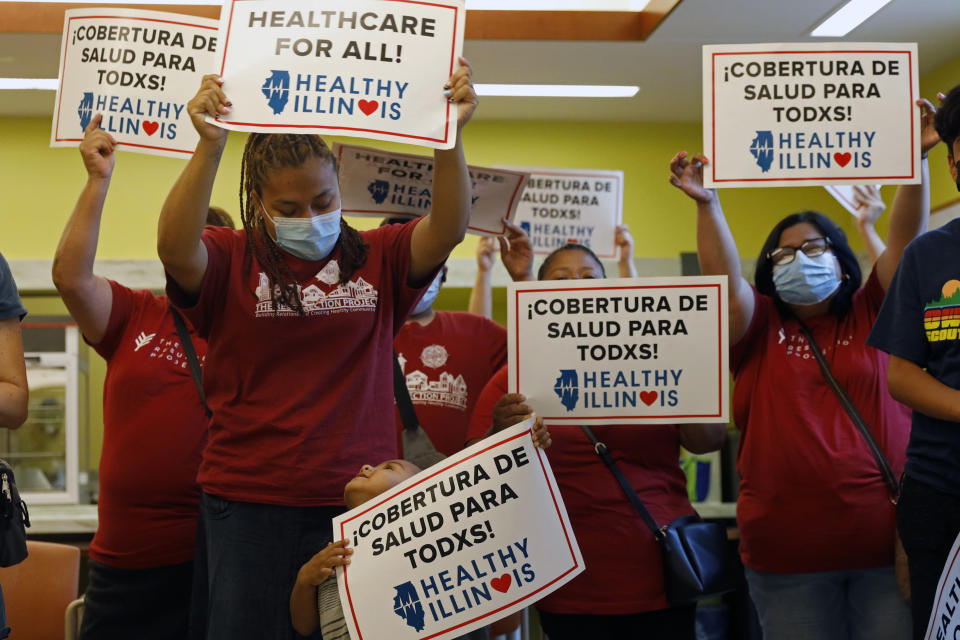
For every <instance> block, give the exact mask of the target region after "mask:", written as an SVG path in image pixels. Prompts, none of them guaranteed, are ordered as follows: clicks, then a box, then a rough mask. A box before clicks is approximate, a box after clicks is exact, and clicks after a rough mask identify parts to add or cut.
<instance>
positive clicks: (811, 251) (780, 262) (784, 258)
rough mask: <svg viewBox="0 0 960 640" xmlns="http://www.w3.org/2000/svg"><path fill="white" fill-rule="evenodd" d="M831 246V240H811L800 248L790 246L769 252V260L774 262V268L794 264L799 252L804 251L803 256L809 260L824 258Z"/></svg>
mask: <svg viewBox="0 0 960 640" xmlns="http://www.w3.org/2000/svg"><path fill="white" fill-rule="evenodd" d="M830 244H831V243H830V238H811V239H810V240H807V241H806V242H804V243H803V244H802V245H800V246H799V247H791V246H789V245H788V246H786V247H778V248H776V249H774V250H773V251H771V252H769V253H768V254H767V258H769V259H770V260H771V261H772V262H773V264H774V266H777V267H782V266H784V265H787V264H790V263H791V262H793V259H794V258H796V257H797V251H803V254H804V255H805V256H807V257H808V258H816V257H817V256H822V255H823V254H824V252H826V250H827V249H829V248H830Z"/></svg>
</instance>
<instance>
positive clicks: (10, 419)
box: [0, 382, 29, 429]
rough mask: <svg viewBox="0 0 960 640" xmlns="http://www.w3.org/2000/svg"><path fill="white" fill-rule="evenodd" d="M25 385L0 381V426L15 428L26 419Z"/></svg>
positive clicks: (26, 395) (26, 396) (26, 394)
mask: <svg viewBox="0 0 960 640" xmlns="http://www.w3.org/2000/svg"><path fill="white" fill-rule="evenodd" d="M28 397H29V395H28V392H27V387H26V385H25V384H24V385H19V384H14V383H12V382H0V428H3V429H16V428H18V427H19V426H20V425H22V424H23V423H24V422H25V421H26V420H27V399H28Z"/></svg>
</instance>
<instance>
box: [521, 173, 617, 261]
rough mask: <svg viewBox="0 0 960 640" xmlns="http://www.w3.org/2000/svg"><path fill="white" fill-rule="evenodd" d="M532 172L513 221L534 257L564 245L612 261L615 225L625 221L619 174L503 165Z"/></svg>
mask: <svg viewBox="0 0 960 640" xmlns="http://www.w3.org/2000/svg"><path fill="white" fill-rule="evenodd" d="M503 168H505V169H514V170H516V171H524V172H527V173H529V174H530V178H529V179H528V180H527V184H526V187H525V188H524V190H523V195H522V196H521V197H520V204H519V206H518V207H517V215H516V219H515V222H516V223H517V225H519V226H520V227H522V228H523V230H524V231H526V232H527V235H528V236H530V244H531V246H532V247H533V251H534V253H537V254H541V255H546V254H548V253H550V252H551V251H553V250H554V249H557V248H558V247H562V246H563V245H565V244H567V243H573V244H582V245H584V246H586V247H589V248H590V249H592V250H593V252H594V253H596V254H597V256H599V257H600V258H616V257H617V245H616V231H617V225H618V224H620V223H621V222H622V221H623V172H622V171H596V170H590V169H543V168H534V167H506V166H505V167H503Z"/></svg>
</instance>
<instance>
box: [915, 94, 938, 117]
mask: <svg viewBox="0 0 960 640" xmlns="http://www.w3.org/2000/svg"><path fill="white" fill-rule="evenodd" d="M941 96H943V94H942V93H938V94H937V97H938V98H940V102H941V103H942V102H943V98H942V97H941ZM917 106H918V107H920V112H921V116H922V117H924V118H927V117H930V116H932V115H934V114H935V113H936V112H937V108H936V107H934V106H933V103H931V102H930V101H929V100H927V99H926V98H920V99H919V100H917Z"/></svg>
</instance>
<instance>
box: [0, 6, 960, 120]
mask: <svg viewBox="0 0 960 640" xmlns="http://www.w3.org/2000/svg"><path fill="white" fill-rule="evenodd" d="M841 4H843V2H842V0H682V1H681V3H680V5H679V6H678V7H677V8H676V9H675V10H674V11H673V13H672V14H670V16H669V17H667V19H666V20H665V21H664V22H663V23H662V24H661V25H660V27H659V28H658V29H657V30H656V31H655V32H654V33H653V35H652V36H651V37H650V39H649V40H647V41H646V42H641V43H607V42H528V41H503V40H470V41H467V43H466V45H465V49H464V53H465V55H466V56H467V57H468V58H469V59H470V61H471V62H472V63H473V65H474V68H475V70H476V76H475V79H476V81H478V82H488V83H535V84H627V85H633V84H635V85H639V86H640V88H641V89H640V92H639V93H638V94H637V95H636V96H635V97H634V98H629V99H623V98H619V99H572V98H568V99H554V98H489V97H488V98H486V99H484V101H483V108H482V109H480V110H479V111H478V117H481V118H483V119H538V120H544V119H552V120H614V121H652V122H657V121H685V122H693V121H698V120H699V119H700V111H701V109H700V68H701V62H700V60H701V57H700V45H702V44H723V43H750V42H803V41H814V39H813V38H810V37H808V36H806V35H805V34H807V33H809V32H810V30H811V29H812V28H813V27H814V26H816V25H817V24H818V23H819V22H820V21H821V20H822V19H823V18H825V17H826V16H827V15H829V14H830V13H831V12H832V11H833V10H834V9H835V8H836V7H838V6H840V5H841ZM0 12H2V2H0ZM0 15H2V14H0ZM0 28H2V27H0ZM844 40H846V41H850V42H917V43H919V48H920V72H921V74H923V73H925V72H927V71H929V70H931V69H934V68H936V67H938V66H939V65H941V64H943V63H944V62H946V61H948V60H950V59H952V58H955V57H957V56H960V7H958V0H893V2H891V3H890V4H888V5H887V6H886V7H885V8H883V9H881V10H880V11H879V12H878V13H877V14H876V15H875V16H873V18H871V19H870V20H868V21H867V22H866V23H864V24H863V25H861V26H860V27H859V28H857V29H855V30H854V31H853V32H852V33H850V34H849V35H848V36H847V37H846V38H844ZM816 41H818V42H823V41H824V39H816ZM59 49H60V36H59V35H24V34H0V77H24V78H27V77H34V78H50V77H55V76H56V75H57V66H58V61H59ZM958 80H960V79H958ZM53 103H54V93H53V92H52V91H3V92H0V115H50V114H51V113H52V111H53Z"/></svg>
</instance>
